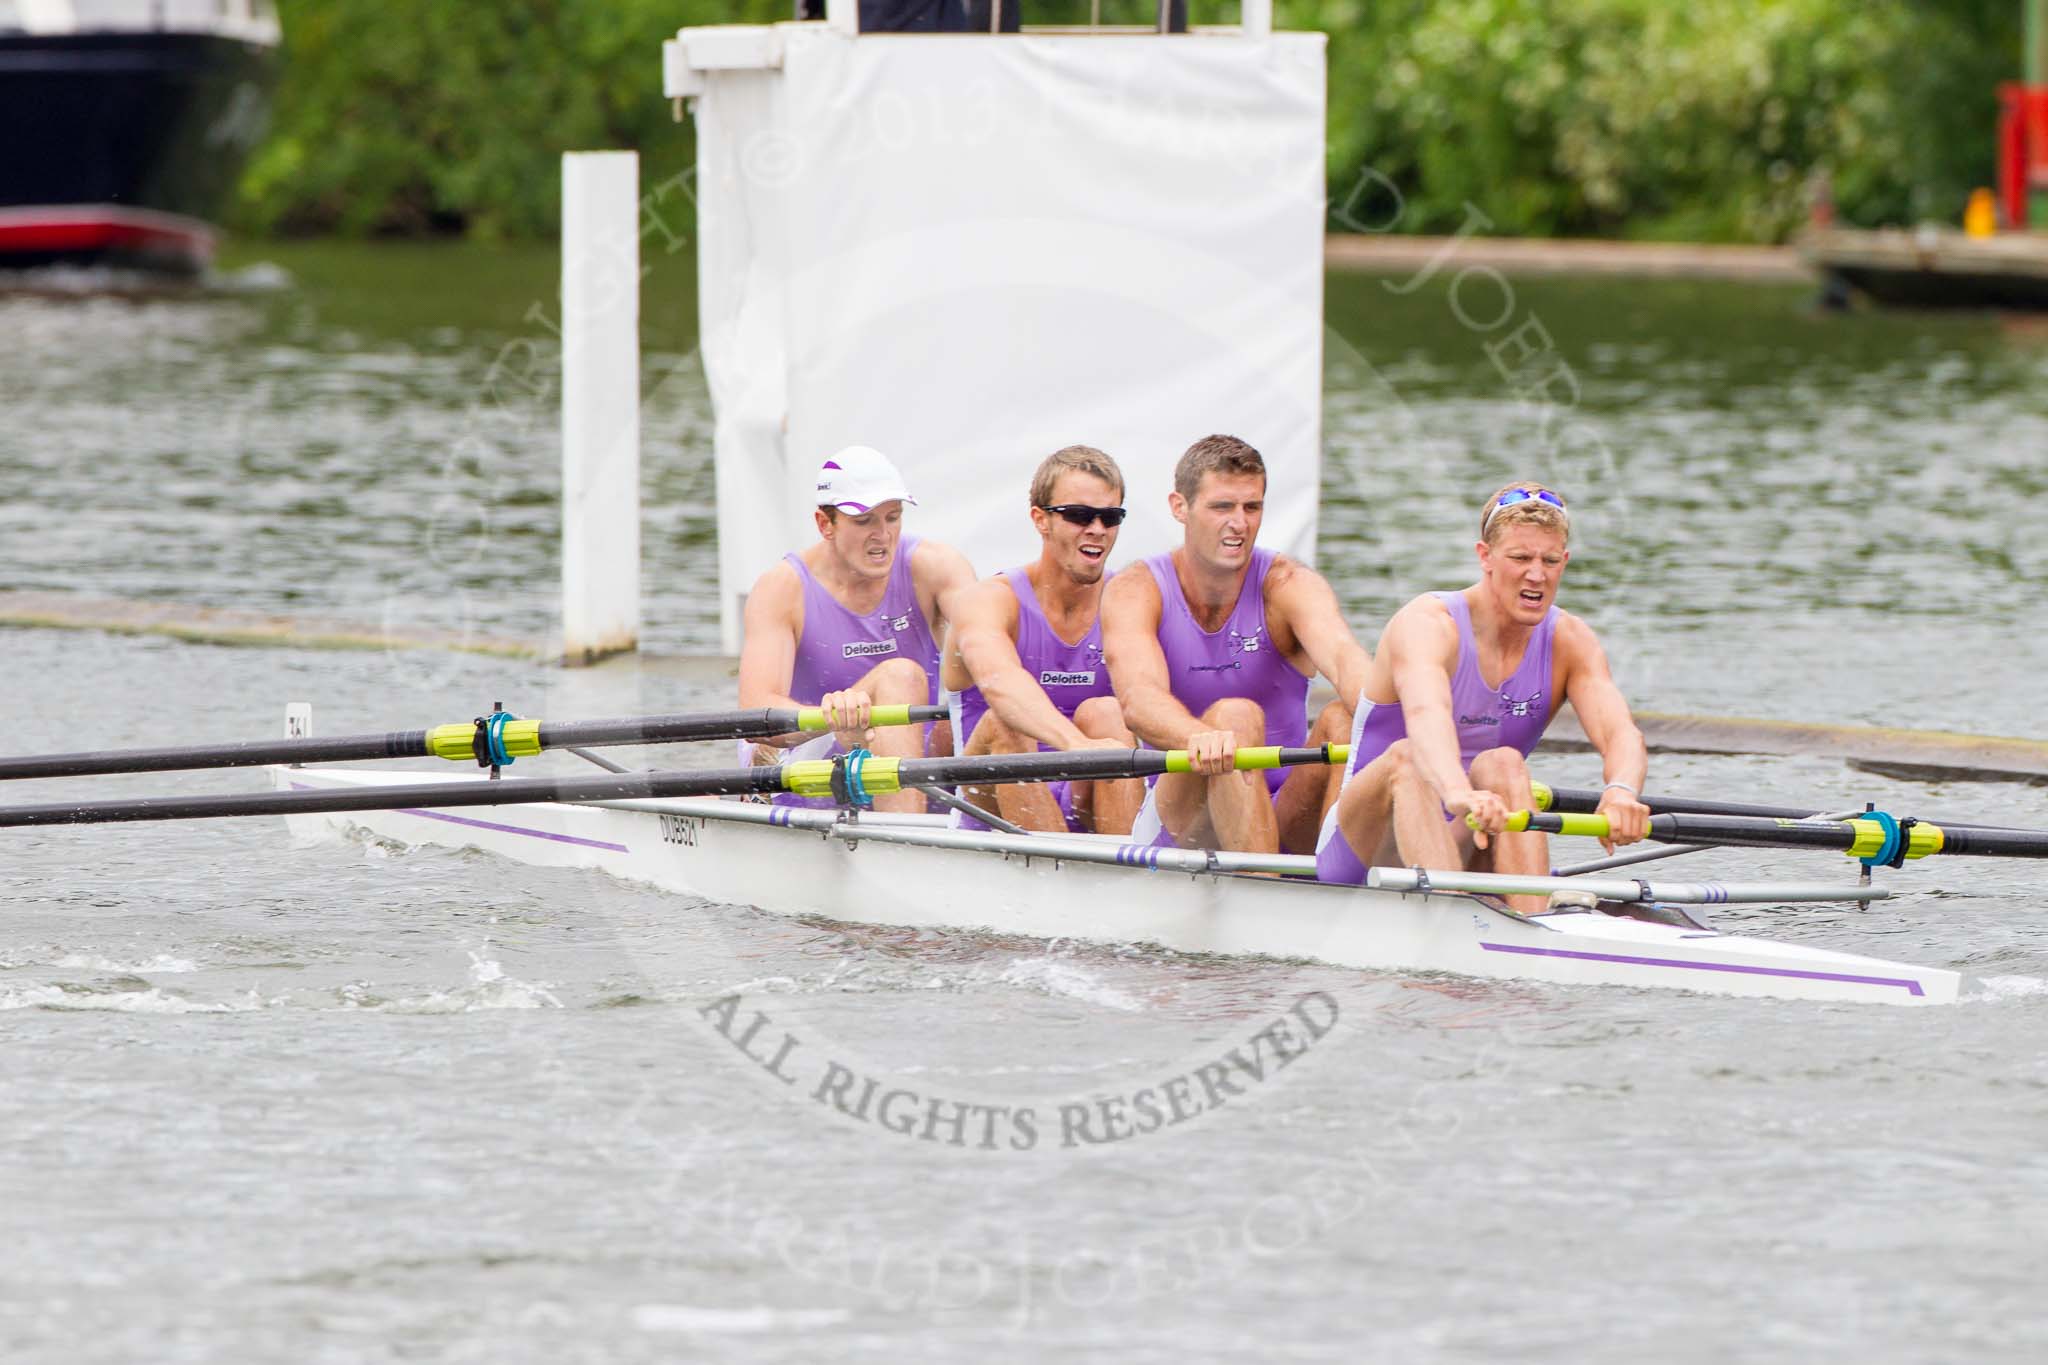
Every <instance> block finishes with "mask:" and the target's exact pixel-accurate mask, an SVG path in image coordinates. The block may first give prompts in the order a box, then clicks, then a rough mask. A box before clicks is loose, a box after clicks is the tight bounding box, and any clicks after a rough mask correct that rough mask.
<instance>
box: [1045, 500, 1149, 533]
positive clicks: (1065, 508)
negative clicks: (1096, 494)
mask: <svg viewBox="0 0 2048 1365" xmlns="http://www.w3.org/2000/svg"><path fill="white" fill-rule="evenodd" d="M1038 510H1039V511H1041V512H1050V513H1052V514H1053V515H1054V516H1056V517H1058V518H1060V519H1061V520H1062V521H1067V522H1071V523H1073V524H1074V525H1076V526H1086V525H1087V524H1088V523H1089V522H1091V521H1097V520H1100V521H1101V522H1102V524H1103V525H1104V526H1107V527H1109V528H1110V529H1111V530H1115V529H1116V528H1117V527H1119V526H1121V525H1123V524H1124V518H1125V517H1126V516H1129V515H1130V512H1129V510H1128V509H1127V508H1122V507H1090V506H1089V505H1088V504H1087V503H1085V502H1063V503H1060V504H1058V505H1057V506H1054V507H1043V506H1041V507H1040V508H1039V509H1038Z"/></svg>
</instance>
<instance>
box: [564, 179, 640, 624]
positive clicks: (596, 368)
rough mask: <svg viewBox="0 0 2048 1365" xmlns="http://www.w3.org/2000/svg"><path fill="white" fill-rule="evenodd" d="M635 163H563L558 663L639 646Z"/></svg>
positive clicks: (637, 192)
mask: <svg viewBox="0 0 2048 1365" xmlns="http://www.w3.org/2000/svg"><path fill="white" fill-rule="evenodd" d="M639 214H640V158H639V155H638V154H637V153H634V152H570V153H567V154H565V155H564V156H563V157H562V659H563V662H565V663H568V664H587V663H593V662H595V661H596V660H598V659H601V658H603V657H604V656H605V655H607V654H617V653H621V652H623V651H626V650H631V649H634V648H636V647H637V646H638V645H639V642H640V217H639Z"/></svg>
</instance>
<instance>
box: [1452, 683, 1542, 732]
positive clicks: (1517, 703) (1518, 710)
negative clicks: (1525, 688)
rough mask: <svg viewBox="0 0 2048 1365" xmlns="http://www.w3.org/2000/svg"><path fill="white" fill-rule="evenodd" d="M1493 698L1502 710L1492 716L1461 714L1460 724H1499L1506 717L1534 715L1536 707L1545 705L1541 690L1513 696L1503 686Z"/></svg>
mask: <svg viewBox="0 0 2048 1365" xmlns="http://www.w3.org/2000/svg"><path fill="white" fill-rule="evenodd" d="M1493 700H1494V702H1495V703H1496V704H1497V705H1498V706H1499V707H1500V710H1498V711H1496V712H1494V713H1493V714H1492V715H1490V716H1459V717H1458V724H1460V725H1499V724H1500V723H1501V722H1502V721H1503V720H1504V719H1507V718H1509V717H1514V718H1517V719H1519V718H1521V717H1524V716H1533V715H1535V714H1536V708H1537V707H1539V706H1541V705H1543V693H1542V692H1541V691H1540V690H1539V691H1536V692H1531V693H1530V694H1529V695H1528V696H1526V697H1511V696H1509V695H1508V692H1507V689H1506V688H1502V689H1501V691H1500V693H1499V695H1498V696H1496V697H1494V699H1493Z"/></svg>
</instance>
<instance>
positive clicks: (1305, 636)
mask: <svg viewBox="0 0 2048 1365" xmlns="http://www.w3.org/2000/svg"><path fill="white" fill-rule="evenodd" d="M1266 581H1267V584H1268V588H1267V593H1266V597H1267V602H1268V604H1269V605H1270V606H1271V607H1272V608H1273V609H1274V610H1273V611H1272V612H1269V613H1268V615H1269V616H1271V615H1276V614H1277V615H1278V617H1279V618H1280V619H1281V620H1282V621H1285V622H1286V623H1287V627H1288V629H1289V630H1290V631H1291V633H1292V634H1293V636H1294V638H1295V639H1296V640H1297V641H1299V642H1300V645H1301V652H1302V653H1304V654H1306V655H1307V656H1308V660H1309V662H1310V663H1311V664H1313V665H1315V669H1316V672H1318V673H1320V674H1322V675H1323V676H1324V677H1325V678H1328V679H1329V680H1330V685H1331V686H1332V687H1335V688H1336V689H1337V696H1338V697H1339V698H1341V699H1342V700H1343V702H1344V704H1345V705H1346V706H1356V705H1357V704H1358V697H1359V694H1360V693H1361V692H1362V691H1364V689H1365V679H1366V673H1367V671H1368V670H1370V669H1371V668H1372V655H1371V654H1370V653H1368V652H1367V650H1366V648H1365V646H1364V645H1362V644H1360V643H1358V637H1357V636H1356V635H1353V634H1352V633H1351V623H1350V622H1348V621H1346V620H1345V619H1344V609H1343V608H1342V607H1340V606H1339V605H1338V603H1337V594H1336V592H1335V590H1334V589H1332V588H1331V587H1330V582H1329V580H1328V579H1326V578H1324V577H1323V576H1322V575H1321V574H1319V573H1317V572H1316V571H1315V570H1314V569H1311V568H1309V567H1308V566H1307V565H1305V564H1298V563H1296V562H1295V561H1293V560H1291V559H1288V560H1282V561H1281V562H1280V564H1279V565H1278V566H1276V568H1275V569H1274V571H1273V572H1272V573H1270V574H1268V575H1267V578H1266Z"/></svg>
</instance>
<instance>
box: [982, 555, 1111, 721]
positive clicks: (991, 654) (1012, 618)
mask: <svg viewBox="0 0 2048 1365" xmlns="http://www.w3.org/2000/svg"><path fill="white" fill-rule="evenodd" d="M1024 588H1025V591H1027V592H1028V591H1029V590H1030V587H1029V585H1028V584H1026V585H1024ZM953 601H954V606H955V608H956V609H957V610H958V612H959V615H958V617H957V618H956V619H955V621H954V623H953V632H952V637H951V638H952V639H953V640H954V641H955V642H956V643H957V646H958V648H959V651H960V659H961V662H962V663H963V664H964V665H965V666H966V672H967V676H968V679H969V681H971V682H972V683H973V684H974V685H975V686H977V687H979V688H980V689H981V695H982V699H983V700H984V701H986V702H987V703H988V707H989V710H991V711H993V712H995V713H996V715H998V716H1000V717H1002V719H1003V722H1004V723H1005V724H1007V725H1008V726H1009V727H1010V728H1011V729H1013V730H1016V731H1018V732H1019V733H1020V734H1025V735H1029V736H1030V737H1031V738H1033V739H1035V740H1038V741H1039V742H1040V743H1042V744H1050V745H1052V746H1053V747H1054V748H1056V749H1060V750H1068V749H1079V748H1086V747H1088V737H1087V736H1086V735H1084V734H1082V733H1081V731H1080V729H1079V728H1078V727H1076V726H1075V725H1074V723H1073V722H1072V721H1070V720H1068V719H1067V718H1066V717H1065V716H1063V715H1061V714H1060V710H1059V708H1058V707H1057V706H1054V705H1053V704H1052V699H1051V698H1050V697H1048V696H1046V695H1045V689H1044V688H1042V687H1040V686H1039V685H1038V680H1037V679H1036V678H1033V677H1032V676H1031V674H1030V672H1029V670H1027V669H1026V668H1025V667H1024V661H1023V660H1022V659H1020V658H1019V657H1018V656H1017V638H1016V631H1017V594H1016V593H1014V592H1012V591H1011V590H1010V585H1009V584H1008V583H1006V582H1004V581H1003V580H1002V579H1000V578H992V579H990V580H988V581H987V582H986V583H977V584H975V585H974V587H973V588H971V589H969V590H968V591H966V592H963V593H961V594H959V595H958V596H957V597H955V598H954V599H953ZM968 739H969V736H967V735H960V736H958V737H957V738H956V740H955V742H956V743H957V744H960V745H963V746H964V745H965V744H966V743H967V741H968Z"/></svg>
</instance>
